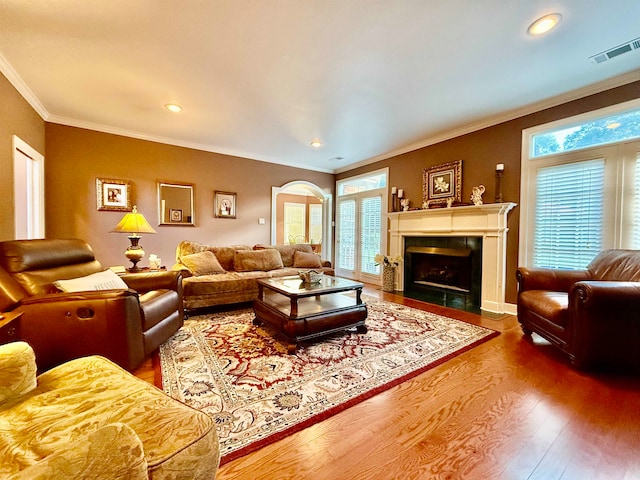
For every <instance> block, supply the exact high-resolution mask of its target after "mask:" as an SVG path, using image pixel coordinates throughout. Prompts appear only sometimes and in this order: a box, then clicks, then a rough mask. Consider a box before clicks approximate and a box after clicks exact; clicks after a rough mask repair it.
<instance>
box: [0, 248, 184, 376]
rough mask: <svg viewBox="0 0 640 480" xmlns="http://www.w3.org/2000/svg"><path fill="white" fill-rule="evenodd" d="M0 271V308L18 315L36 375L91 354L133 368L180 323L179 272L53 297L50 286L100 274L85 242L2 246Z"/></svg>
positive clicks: (126, 277)
mask: <svg viewBox="0 0 640 480" xmlns="http://www.w3.org/2000/svg"><path fill="white" fill-rule="evenodd" d="M0 267H1V268H0V309H1V310H2V311H8V310H15V311H20V312H23V315H22V317H21V318H20V323H19V328H20V333H19V337H20V339H21V340H24V341H25V342H27V343H29V344H30V345H31V346H32V347H33V349H34V351H35V352H36V358H37V359H38V370H39V371H44V370H47V369H49V368H51V367H53V366H55V365H59V364H61V363H63V362H66V361H68V360H71V359H74V358H78V357H82V356H86V355H93V354H98V355H102V356H105V357H107V358H109V359H110V360H112V361H114V362H115V363H117V364H118V365H120V366H122V367H123V368H126V369H127V370H134V369H135V368H137V367H139V366H140V365H141V364H142V362H143V361H144V359H145V357H147V356H148V355H150V354H151V353H152V352H153V351H154V350H156V349H157V348H158V347H159V346H160V344H162V343H163V342H164V341H166V340H167V339H168V338H169V337H170V336H171V335H173V334H174V333H175V332H176V331H177V330H178V329H179V328H180V327H181V326H182V325H183V323H184V311H183V306H182V275H181V273H180V272H175V271H162V272H150V273H133V274H126V275H124V276H123V277H122V279H123V280H124V281H125V283H126V284H127V285H128V287H129V288H128V289H118V290H97V291H83V292H76V293H61V292H59V291H58V290H57V289H56V287H55V286H53V282H54V281H56V280H63V279H72V278H79V277H84V276H86V275H90V274H93V273H97V272H101V271H103V270H105V268H104V267H103V266H102V265H101V264H100V262H99V261H98V260H96V258H95V255H94V252H93V250H92V249H91V247H90V246H89V245H88V244H87V243H86V242H84V241H83V240H78V239H55V240H48V239H47V240H14V241H6V242H0Z"/></svg>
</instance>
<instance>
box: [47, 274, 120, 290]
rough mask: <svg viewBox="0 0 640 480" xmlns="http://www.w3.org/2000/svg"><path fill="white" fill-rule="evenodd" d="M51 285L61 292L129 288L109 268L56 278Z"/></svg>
mask: <svg viewBox="0 0 640 480" xmlns="http://www.w3.org/2000/svg"><path fill="white" fill-rule="evenodd" d="M53 285H54V286H55V287H56V288H57V289H58V290H62V291H63V292H87V291H89V290H114V289H115V290H119V289H122V290H126V289H127V288H129V287H128V286H127V284H126V283H124V280H122V279H121V278H120V277H119V276H118V275H117V274H116V273H114V272H112V271H111V270H105V271H104V272H98V273H92V274H91V275H87V276H86V277H79V278H70V279H69V280H56V281H55V282H53Z"/></svg>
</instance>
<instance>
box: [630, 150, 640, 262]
mask: <svg viewBox="0 0 640 480" xmlns="http://www.w3.org/2000/svg"><path fill="white" fill-rule="evenodd" d="M633 178H634V181H633V199H634V201H633V206H632V208H633V212H632V214H631V218H632V222H633V233H632V236H631V247H630V248H632V249H633V250H640V155H638V156H636V162H635V171H634V177H633Z"/></svg>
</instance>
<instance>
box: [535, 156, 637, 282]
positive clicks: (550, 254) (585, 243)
mask: <svg viewBox="0 0 640 480" xmlns="http://www.w3.org/2000/svg"><path fill="white" fill-rule="evenodd" d="M604 167H605V162H604V160H603V159H597V160H588V161H582V162H576V163H567V164H564V165H556V166H551V167H544V168H540V169H538V171H537V175H536V179H537V189H536V191H537V198H536V205H535V222H536V230H535V234H534V246H533V264H534V266H536V267H548V268H560V269H567V270H576V269H581V268H585V267H586V266H587V265H588V264H589V262H590V261H591V260H592V259H593V257H594V256H595V255H596V254H597V253H598V252H599V251H600V250H601V248H602V228H603V200H604V171H605V170H604ZM636 191H637V189H636Z"/></svg>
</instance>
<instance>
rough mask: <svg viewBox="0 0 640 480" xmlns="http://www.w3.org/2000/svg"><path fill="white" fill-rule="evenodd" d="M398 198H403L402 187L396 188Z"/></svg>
mask: <svg viewBox="0 0 640 480" xmlns="http://www.w3.org/2000/svg"><path fill="white" fill-rule="evenodd" d="M398 198H404V190H402V189H399V190H398Z"/></svg>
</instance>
